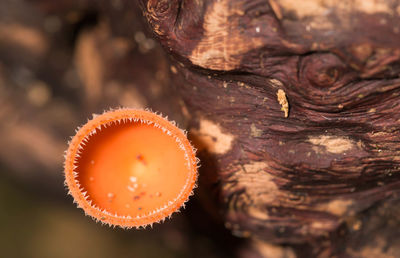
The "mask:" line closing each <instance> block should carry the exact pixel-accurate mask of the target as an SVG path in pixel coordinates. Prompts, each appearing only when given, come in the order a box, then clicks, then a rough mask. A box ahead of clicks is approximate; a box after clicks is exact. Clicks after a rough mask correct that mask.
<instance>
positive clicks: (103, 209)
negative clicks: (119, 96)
mask: <svg viewBox="0 0 400 258" xmlns="http://www.w3.org/2000/svg"><path fill="white" fill-rule="evenodd" d="M197 163H198V160H197V159H196V157H195V150H194V149H193V147H192V146H191V144H190V142H189V140H188V139H187V137H186V134H185V132H184V131H182V130H181V129H179V128H178V127H176V126H175V123H173V122H169V121H168V120H167V119H165V118H163V117H161V116H159V115H157V114H155V113H152V112H150V111H145V110H135V109H118V110H111V111H108V112H105V113H103V114H102V115H98V116H94V117H93V119H92V120H90V121H88V123H87V124H85V125H84V126H83V127H81V128H79V129H78V130H77V133H76V135H75V136H74V137H73V138H72V140H71V142H70V144H69V148H68V150H67V152H66V157H65V183H66V185H67V187H68V189H69V193H70V194H71V195H72V196H73V198H74V201H75V202H76V203H77V205H78V207H80V208H82V209H83V210H84V211H85V213H86V214H87V215H90V216H91V217H93V218H94V219H95V220H97V221H101V222H103V223H106V224H109V225H116V226H120V227H123V228H131V227H145V226H147V225H152V224H153V223H155V222H160V221H163V220H164V219H165V218H166V217H169V216H171V214H172V213H173V212H175V211H177V210H179V208H180V207H181V206H183V205H184V203H185V202H186V201H187V200H188V198H189V196H190V195H192V194H193V188H194V187H195V185H196V181H197Z"/></svg>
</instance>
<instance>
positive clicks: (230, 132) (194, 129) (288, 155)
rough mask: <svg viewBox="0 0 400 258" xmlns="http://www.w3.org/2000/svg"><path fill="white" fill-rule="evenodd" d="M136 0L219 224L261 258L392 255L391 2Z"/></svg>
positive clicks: (396, 36) (398, 41)
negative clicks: (164, 59) (167, 60)
mask: <svg viewBox="0 0 400 258" xmlns="http://www.w3.org/2000/svg"><path fill="white" fill-rule="evenodd" d="M140 2H141V6H142V9H143V13H144V15H145V17H146V18H147V20H148V22H149V24H150V26H151V28H152V30H153V31H154V33H155V36H156V37H157V38H158V40H159V41H160V43H161V44H162V45H163V46H164V48H165V49H166V50H167V51H168V52H169V53H170V54H171V55H172V63H173V64H172V66H171V71H172V74H173V76H174V78H173V80H174V82H175V86H176V87H175V88H176V92H177V93H178V94H179V96H181V97H182V99H183V100H184V105H182V113H183V114H184V115H185V116H186V120H187V121H188V127H189V130H190V136H191V139H192V141H193V142H194V143H195V145H196V146H197V148H198V149H199V156H200V158H201V161H202V162H201V164H202V170H201V173H202V180H201V181H200V186H201V187H200V189H201V190H203V191H206V190H205V189H208V190H210V191H211V192H215V190H216V189H218V192H219V194H218V196H219V200H218V204H217V205H219V207H220V208H221V209H222V210H223V213H224V219H225V221H226V227H228V228H230V229H231V230H232V232H233V233H234V234H235V235H240V236H244V237H251V238H252V239H254V240H255V242H254V243H256V244H255V246H258V249H259V250H261V252H262V250H264V255H265V256H268V254H266V253H268V251H265V250H272V249H271V247H268V244H266V243H274V244H286V245H289V246H291V247H293V248H294V249H293V250H294V251H293V252H292V251H290V250H289V251H287V252H286V251H285V250H286V249H285V250H283V251H282V250H281V251H280V252H279V254H277V255H278V256H281V257H284V256H285V257H292V256H294V255H295V253H296V254H297V255H298V256H304V257H307V256H310V255H311V256H320V257H331V256H339V257H371V256H379V257H398V256H400V249H399V248H398V246H399V245H398V244H399V241H400V240H399V237H400V236H399V233H398V225H399V220H398V219H397V218H396V217H397V216H396V213H398V212H394V211H396V210H397V211H398V207H399V201H398V200H399V196H398V195H399V192H400V173H399V168H400V147H399V141H400V79H399V72H400V1H389V0H388V1H385V0H382V1H372V0H367V1H317V0H307V1H292V0H281V1H278V0H270V1H261V0H260V1H258V0H256V1H246V0H234V1H228V0H220V1H216V0H215V1H214V0H208V1H206V0H205V1H184V0H180V1H179V0H164V1H155V0H154V1H153V0H141V1H140ZM278 91H279V92H280V96H281V97H280V98H279V99H278V97H277V93H278ZM282 92H283V93H284V94H283V93H282ZM282 94H283V95H284V96H285V97H286V98H284V97H282ZM286 100H287V102H288V108H289V110H286V111H288V117H285V113H284V111H285V105H284V103H285V101H286ZM208 194H210V192H209V193H208ZM205 195H207V194H205ZM387 204H390V205H387ZM396 207H397V208H396ZM393 210H394V211H393ZM385 221H392V222H391V223H392V224H393V225H395V226H393V227H390V226H387V224H385V223H386V222H385ZM383 224H384V225H385V226H383ZM378 225H380V226H378ZM371 238H374V239H380V240H379V241H380V242H379V243H378V242H376V241H375V242H374V241H371ZM389 239H391V240H390V241H389ZM382 241H383V242H384V244H382ZM266 246H267V247H266ZM357 248H358V249H357ZM271 257H273V256H271Z"/></svg>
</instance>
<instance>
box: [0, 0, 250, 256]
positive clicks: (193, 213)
mask: <svg viewBox="0 0 400 258" xmlns="http://www.w3.org/2000/svg"><path fill="white" fill-rule="evenodd" d="M128 2H129V3H128ZM135 2H136V1H122V0H109V1H89V0H73V1H71V0H57V1H54V0H31V1H27V0H26V1H24V0H1V1H0V146H1V148H0V249H1V252H2V253H1V255H0V256H1V257H38V258H46V257H52V258H53V257H61V258H63V257H77V258H78V257H86V258H87V257H139V258H140V257H236V256H237V255H238V254H239V253H240V255H241V256H246V257H251V256H252V255H251V254H250V253H249V254H246V253H245V251H240V250H239V249H241V248H242V246H244V245H245V243H244V242H242V241H243V240H239V238H236V237H234V236H232V235H231V233H230V232H228V231H226V230H225V228H224V225H223V222H222V220H221V218H220V214H218V212H217V211H215V209H214V208H213V207H211V206H210V207H208V206H207V204H206V205H204V203H207V202H203V201H202V200H200V199H201V197H198V195H195V197H194V198H192V199H191V200H190V202H189V203H188V205H187V208H186V209H185V210H183V211H182V212H181V213H177V214H174V215H173V217H172V219H171V220H168V221H167V222H165V223H163V224H158V225H155V226H154V228H153V229H147V230H122V229H119V228H109V227H107V226H102V225H100V224H96V223H95V222H94V221H93V220H91V219H90V218H89V217H85V216H84V213H83V211H82V210H80V209H77V208H76V205H75V204H73V203H72V198H71V197H70V196H67V191H66V190H65V188H64V185H63V181H64V176H63V153H64V151H65V149H66V148H67V142H68V140H69V139H70V136H72V135H73V134H74V132H75V128H76V127H77V126H79V125H82V124H83V123H85V122H86V121H87V119H88V118H90V117H91V116H92V114H93V113H101V112H103V110H106V109H109V108H113V107H119V106H124V107H135V108H152V109H153V110H157V111H161V112H162V113H163V114H165V115H168V116H169V117H170V118H172V119H174V120H176V121H177V122H178V124H179V125H180V126H181V127H185V124H184V122H183V119H182V117H181V116H180V114H181V111H180V110H181V107H180V105H181V103H179V101H178V100H177V98H176V96H175V94H174V92H173V90H172V88H173V87H172V85H171V84H172V82H171V81H170V73H171V72H174V68H173V67H170V65H169V63H168V58H167V57H166V55H165V53H164V51H163V50H162V49H161V48H160V46H159V45H158V44H157V42H155V41H154V40H153V39H152V37H151V34H150V33H149V32H148V29H147V24H146V23H145V21H144V18H143V16H142V14H141V12H140V10H139V8H138V6H137V4H136V3H135ZM175 71H176V70H175ZM200 190H201V185H200ZM196 191H199V190H196ZM200 196H201V195H200ZM243 250H244V249H243Z"/></svg>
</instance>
